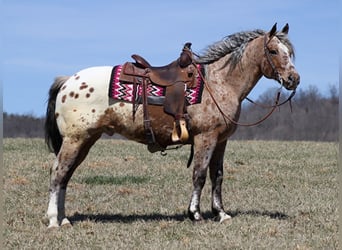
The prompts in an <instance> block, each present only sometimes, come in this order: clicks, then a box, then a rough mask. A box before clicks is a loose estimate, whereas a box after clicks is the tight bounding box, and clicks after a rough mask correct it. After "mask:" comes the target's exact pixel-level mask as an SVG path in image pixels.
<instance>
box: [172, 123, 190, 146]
mask: <svg viewBox="0 0 342 250" xmlns="http://www.w3.org/2000/svg"><path fill="white" fill-rule="evenodd" d="M179 127H180V137H179V135H178V131H177V125H176V122H173V130H172V134H171V139H172V142H179V141H180V142H186V141H187V140H188V138H189V133H188V130H187V128H186V121H185V120H184V119H180V120H179Z"/></svg>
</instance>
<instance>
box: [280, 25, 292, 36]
mask: <svg viewBox="0 0 342 250" xmlns="http://www.w3.org/2000/svg"><path fill="white" fill-rule="evenodd" d="M289 28H290V27H289V24H288V23H287V24H285V26H284V28H283V29H282V30H281V33H284V34H286V35H287V34H288V33H289Z"/></svg>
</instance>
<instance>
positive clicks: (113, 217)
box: [69, 210, 290, 223]
mask: <svg viewBox="0 0 342 250" xmlns="http://www.w3.org/2000/svg"><path fill="white" fill-rule="evenodd" d="M227 213H228V214H229V215H230V216H232V217H233V218H234V217H238V216H243V215H250V216H254V217H260V216H265V217H269V218H271V219H276V220H286V219H289V218H290V217H289V216H288V215H286V214H284V213H280V212H277V211H274V212H270V211H258V210H249V211H240V210H236V211H227ZM202 216H203V219H204V220H215V217H214V216H213V214H212V213H211V212H210V211H207V212H204V213H202ZM69 219H70V220H71V221H72V222H73V223H75V222H82V221H88V220H90V221H94V222H100V223H115V222H119V223H132V222H135V221H145V222H148V221H179V222H182V221H185V220H190V219H189V217H188V215H187V214H186V213H179V214H173V215H166V214H160V213H153V214H132V215H123V214H79V213H75V214H74V215H73V216H71V217H70V218H69Z"/></svg>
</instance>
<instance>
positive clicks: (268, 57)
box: [192, 35, 296, 127]
mask: <svg viewBox="0 0 342 250" xmlns="http://www.w3.org/2000/svg"><path fill="white" fill-rule="evenodd" d="M270 40H271V39H270ZM270 40H269V41H270ZM267 44H268V42H267V36H266V35H265V38H264V51H265V55H266V58H267V61H268V63H269V64H270V66H271V68H272V70H273V72H274V75H275V78H276V81H278V82H279V83H280V84H281V87H280V88H279V90H278V92H277V94H276V99H275V102H274V105H271V106H267V105H262V104H258V103H255V102H254V101H252V100H251V99H249V98H248V97H246V100H248V101H249V102H251V103H253V104H256V105H258V106H261V107H264V108H271V110H270V111H269V113H267V114H266V115H265V116H264V117H263V118H261V119H260V120H259V121H256V122H253V123H240V122H238V121H235V120H234V119H233V118H231V117H229V116H228V115H226V114H225V113H224V112H223V110H222V109H221V107H220V105H219V104H218V103H217V101H216V99H215V97H214V95H213V93H212V91H211V89H210V87H209V84H208V82H207V81H206V79H205V78H204V76H203V74H202V73H201V72H200V71H198V74H199V75H200V77H201V78H202V80H203V83H204V86H205V88H206V89H207V91H208V93H209V95H210V97H211V98H212V100H213V101H214V103H215V105H216V107H217V108H218V110H219V112H220V113H221V115H222V116H223V119H224V122H225V123H226V126H227V127H228V123H227V120H229V121H230V122H231V123H233V124H235V125H239V126H244V127H251V126H255V125H258V124H260V123H262V122H263V121H265V120H266V119H267V118H268V117H270V116H271V114H272V113H273V112H274V110H275V109H276V108H277V107H279V106H281V105H283V104H285V103H287V102H289V103H290V108H291V111H292V104H291V99H292V98H293V96H294V95H295V94H296V91H295V90H293V91H292V93H291V94H290V96H289V97H288V98H287V99H286V100H285V101H283V102H281V103H279V100H280V93H281V89H282V88H283V81H282V79H281V77H280V74H279V72H278V70H277V69H276V67H275V65H274V63H273V61H272V59H271V55H270V51H269V49H268V47H267ZM192 64H193V65H194V66H196V65H195V63H194V62H193V63H192Z"/></svg>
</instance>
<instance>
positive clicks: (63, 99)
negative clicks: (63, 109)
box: [62, 95, 67, 103]
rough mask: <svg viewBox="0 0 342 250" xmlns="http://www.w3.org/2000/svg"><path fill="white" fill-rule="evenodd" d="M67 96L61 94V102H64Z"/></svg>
mask: <svg viewBox="0 0 342 250" xmlns="http://www.w3.org/2000/svg"><path fill="white" fill-rule="evenodd" d="M66 98H67V96H66V95H63V97H62V103H64V102H65V99H66Z"/></svg>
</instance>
